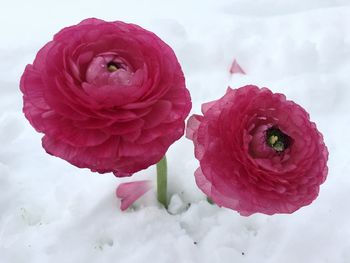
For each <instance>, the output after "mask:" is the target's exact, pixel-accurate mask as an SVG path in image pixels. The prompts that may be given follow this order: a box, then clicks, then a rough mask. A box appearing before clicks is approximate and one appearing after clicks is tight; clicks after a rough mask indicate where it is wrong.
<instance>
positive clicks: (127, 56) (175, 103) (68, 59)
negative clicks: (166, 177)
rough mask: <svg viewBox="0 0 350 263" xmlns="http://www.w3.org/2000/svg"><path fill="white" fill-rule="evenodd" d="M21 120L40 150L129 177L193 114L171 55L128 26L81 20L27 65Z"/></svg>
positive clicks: (176, 134) (161, 152) (158, 155)
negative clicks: (35, 135) (32, 130)
mask: <svg viewBox="0 0 350 263" xmlns="http://www.w3.org/2000/svg"><path fill="white" fill-rule="evenodd" d="M20 87H21V91H22V92H23V101H24V107H23V111H24V113H25V116H26V117H27V119H28V120H29V122H30V123H31V124H32V126H33V127H34V128H35V129H36V130H37V131H38V132H41V133H44V134H45V135H44V137H43V139H42V143H43V147H44V148H45V150H46V151H47V152H48V153H50V154H52V155H54V156H57V157H60V158H62V159H65V160H67V161H68V162H70V163H71V164H73V165H75V166H78V167H81V168H89V169H91V170H92V171H94V172H99V173H107V172H114V173H115V174H116V175H117V176H127V175H131V174H132V173H135V172H137V171H139V170H142V169H145V168H147V167H148V166H150V165H152V164H155V163H157V162H158V161H159V160H160V159H161V158H162V157H163V156H164V154H165V153H166V151H167V149H168V148H169V146H170V145H171V144H172V143H173V142H175V141H176V140H178V139H179V138H180V137H181V136H182V135H183V133H184V126H185V124H184V120H185V118H186V117H187V115H188V113H189V111H190V108H191V99H190V94H189V92H188V90H187V89H186V87H185V79H184V75H183V72H182V70H181V67H180V64H179V62H178V60H177V58H176V56H175V54H174V52H173V50H172V49H171V48H170V47H169V46H168V45H167V44H166V43H164V42H163V41H162V40H161V39H160V38H158V37H157V36H156V35H155V34H153V33H151V32H149V31H147V30H145V29H143V28H141V27H139V26H137V25H134V24H126V23H123V22H119V21H116V22H105V21H103V20H99V19H94V18H91V19H86V20H84V21H82V22H81V23H79V24H78V25H74V26H71V27H67V28H64V29H63V30H61V31H60V32H58V33H57V34H56V35H55V36H54V38H53V40H52V41H50V42H49V43H47V44H46V45H45V46H44V47H43V48H42V49H41V50H40V51H39V52H38V54H37V55H36V58H35V60H34V62H33V64H31V65H27V67H26V69H25V71H24V73H23V75H22V78H21V83H20Z"/></svg>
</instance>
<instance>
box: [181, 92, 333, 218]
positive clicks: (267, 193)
mask: <svg viewBox="0 0 350 263" xmlns="http://www.w3.org/2000/svg"><path fill="white" fill-rule="evenodd" d="M202 112H203V116H199V115H193V116H192V117H191V118H190V119H189V121H188V124H187V125H188V126H187V127H188V128H187V134H186V135H187V137H188V138H190V139H192V140H193V142H194V146H195V156H196V158H197V159H198V160H199V161H200V168H198V169H197V170H196V172H195V178H196V182H197V185H198V186H199V188H200V189H201V190H202V191H203V192H204V193H205V194H206V195H207V196H209V197H210V198H211V199H212V200H213V201H214V202H215V203H216V204H218V205H219V206H224V207H227V208H231V209H233V210H236V211H238V212H239V213H240V214H241V215H245V216H248V215H251V214H253V213H264V214H269V215H272V214H275V213H292V212H294V211H296V210H297V209H299V208H300V207H302V206H305V205H308V204H310V203H311V202H312V201H313V200H314V199H315V198H316V197H317V195H318V192H319V186H320V184H322V183H323V182H324V180H325V179H326V176H327V171H328V169H327V159H328V151H327V148H326V146H325V144H324V142H323V138H322V135H321V134H320V133H319V132H318V130H317V128H316V125H315V123H313V122H311V121H310V119H309V115H308V113H307V112H306V111H305V110H304V109H303V108H302V107H300V106H299V105H297V104H295V103H294V102H292V101H288V100H286V98H285V96H284V95H282V94H273V93H272V92H271V91H270V90H268V89H267V88H262V89H259V88H258V87H256V86H252V85H249V86H245V87H242V88H239V89H235V90H232V89H230V88H229V89H228V90H227V92H226V94H225V95H224V96H223V97H222V98H220V99H219V100H217V101H213V102H210V103H206V104H203V105H202Z"/></svg>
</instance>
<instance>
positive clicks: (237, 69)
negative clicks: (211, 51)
mask: <svg viewBox="0 0 350 263" xmlns="http://www.w3.org/2000/svg"><path fill="white" fill-rule="evenodd" d="M230 73H231V74H232V75H233V74H236V73H239V74H243V75H245V74H246V73H245V72H244V70H243V69H242V68H241V66H240V65H239V64H238V63H237V60H236V59H234V60H233V62H232V65H231V68H230Z"/></svg>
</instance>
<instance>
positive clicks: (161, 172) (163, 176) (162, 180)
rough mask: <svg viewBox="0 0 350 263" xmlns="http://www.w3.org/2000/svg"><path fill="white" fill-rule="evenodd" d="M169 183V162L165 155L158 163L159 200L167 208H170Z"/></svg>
mask: <svg viewBox="0 0 350 263" xmlns="http://www.w3.org/2000/svg"><path fill="white" fill-rule="evenodd" d="M167 181H168V179H167V162H166V157H165V155H164V157H163V158H162V159H161V160H160V161H159V162H158V163H157V199H158V201H159V203H161V204H162V205H163V206H164V207H165V208H168V201H167Z"/></svg>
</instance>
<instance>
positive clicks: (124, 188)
mask: <svg viewBox="0 0 350 263" xmlns="http://www.w3.org/2000/svg"><path fill="white" fill-rule="evenodd" d="M151 189H152V184H151V181H148V180H144V181H135V182H129V183H122V184H120V185H119V186H118V188H117V190H116V192H115V193H116V196H117V197H118V198H120V199H121V204H120V209H121V210H122V211H124V210H126V209H128V208H129V206H131V205H132V204H133V203H134V202H135V201H136V200H137V199H139V198H140V197H141V196H142V195H144V194H145V193H146V192H148V191H149V190H151Z"/></svg>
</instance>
